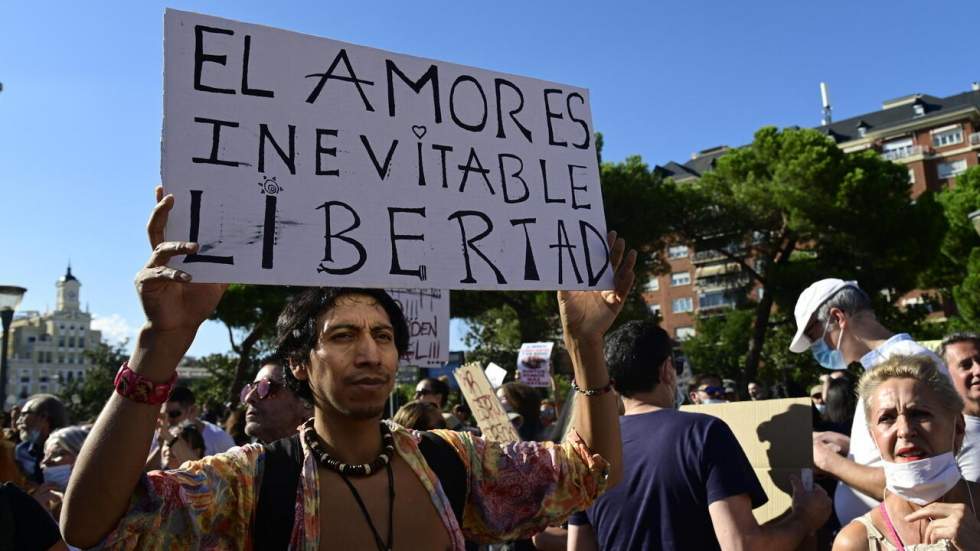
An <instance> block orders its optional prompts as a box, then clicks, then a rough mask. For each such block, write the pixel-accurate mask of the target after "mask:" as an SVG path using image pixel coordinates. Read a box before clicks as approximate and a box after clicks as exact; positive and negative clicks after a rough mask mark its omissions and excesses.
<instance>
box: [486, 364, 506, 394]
mask: <svg viewBox="0 0 980 551" xmlns="http://www.w3.org/2000/svg"><path fill="white" fill-rule="evenodd" d="M483 371H484V373H486V374H487V380H488V381H490V385H491V386H492V387H493V388H494V389H497V388H500V386H501V385H503V384H504V379H506V378H507V370H506V369H504V368H502V367H500V366H499V365H497V364H495V363H493V362H490V365H488V366H487V368H486V369H485V370H483Z"/></svg>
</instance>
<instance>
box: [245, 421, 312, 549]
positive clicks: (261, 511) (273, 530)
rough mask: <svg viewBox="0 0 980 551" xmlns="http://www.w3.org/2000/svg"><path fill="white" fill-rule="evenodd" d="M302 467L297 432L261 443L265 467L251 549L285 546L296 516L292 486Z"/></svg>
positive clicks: (294, 491) (294, 492) (300, 448)
mask: <svg viewBox="0 0 980 551" xmlns="http://www.w3.org/2000/svg"><path fill="white" fill-rule="evenodd" d="M302 468H303V447H302V446H301V445H300V443H299V433H296V434H294V435H293V436H291V437H289V438H283V439H282V440H278V441H276V442H273V443H272V444H269V445H267V446H265V468H264V470H263V472H262V482H261V486H260V487H259V498H258V503H257V504H256V506H255V518H254V519H253V521H252V548H253V549H261V550H262V551H265V550H266V549H272V550H275V549H287V548H288V547H289V538H290V537H291V536H292V533H293V522H294V520H295V515H296V489H297V486H298V485H299V475H300V471H301V470H302Z"/></svg>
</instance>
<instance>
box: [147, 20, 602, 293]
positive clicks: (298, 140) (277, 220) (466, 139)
mask: <svg viewBox="0 0 980 551" xmlns="http://www.w3.org/2000/svg"><path fill="white" fill-rule="evenodd" d="M164 32H165V42H164V62H165V63H164V64H165V71H164V122H163V150H162V153H163V160H162V177H163V185H164V187H165V189H166V191H167V192H168V193H172V194H174V196H175V198H176V204H175V207H174V209H173V211H171V213H170V217H169V221H168V224H167V229H166V238H167V239H168V240H180V241H196V242H198V243H200V250H199V251H198V253H197V254H194V255H190V256H188V257H186V258H182V259H178V260H176V261H174V263H175V266H179V268H180V269H182V270H186V271H187V272H189V273H191V275H193V277H194V279H195V281H199V282H240V283H266V284H297V285H336V286H355V287H399V288H439V289H533V290H546V289H609V288H612V273H611V269H610V268H609V263H608V257H609V253H608V248H607V245H606V240H605V235H606V224H605V218H604V215H603V206H602V195H601V190H600V188H599V173H598V166H597V159H596V152H595V143H594V140H593V126H592V116H591V112H590V107H589V93H588V91H587V90H585V89H582V88H576V87H573V86H568V85H563V84H555V83H550V82H544V81H541V80H536V79H532V78H526V77H519V76H514V75H509V74H504V73H496V72H491V71H486V70H482V69H475V68H472V67H465V66H461V65H456V64H452V63H444V62H441V61H434V60H430V59H422V58H418V57H412V56H407V55H401V54H395V53H391V52H386V51H383V50H377V49H374V48H367V47H363V46H357V45H354V44H348V43H344V42H338V41H335V40H329V39H325V38H317V37H313V36H309V35H304V34H299V33H293V32H288V31H283V30H278V29H273V28H270V27H263V26H259V25H251V24H246V23H240V22H237V21H230V20H227V19H219V18H215V17H209V16H205V15H199V14H194V13H188V12H181V11H176V10H167V12H166V17H165V31H164Z"/></svg>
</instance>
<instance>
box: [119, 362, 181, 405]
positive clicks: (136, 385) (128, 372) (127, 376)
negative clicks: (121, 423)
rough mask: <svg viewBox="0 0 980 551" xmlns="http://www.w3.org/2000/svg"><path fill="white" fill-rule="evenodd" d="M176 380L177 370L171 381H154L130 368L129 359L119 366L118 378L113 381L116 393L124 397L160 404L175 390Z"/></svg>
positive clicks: (150, 403)
mask: <svg viewBox="0 0 980 551" xmlns="http://www.w3.org/2000/svg"><path fill="white" fill-rule="evenodd" d="M176 382H177V372H176V371H175V372H174V375H173V377H171V378H170V380H169V381H167V382H165V383H154V382H153V381H151V380H149V379H147V378H146V377H144V376H142V375H140V374H139V373H137V372H135V371H133V370H132V369H130V368H129V362H128V361H127V362H123V364H122V367H120V368H119V373H116V379H115V381H113V385H114V386H115V387H116V393H118V394H119V395H120V396H122V397H123V398H127V399H129V400H132V401H134V402H137V403H140V404H149V405H151V406H158V405H160V404H162V403H164V402H166V401H167V399H168V398H170V391H171V390H173V388H174V383H176Z"/></svg>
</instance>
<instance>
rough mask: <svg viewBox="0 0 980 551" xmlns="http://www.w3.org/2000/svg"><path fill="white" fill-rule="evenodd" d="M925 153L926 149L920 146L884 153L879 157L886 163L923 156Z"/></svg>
mask: <svg viewBox="0 0 980 551" xmlns="http://www.w3.org/2000/svg"><path fill="white" fill-rule="evenodd" d="M927 151H928V149H927V148H925V147H923V146H921V145H913V146H909V147H903V148H901V149H895V150H892V151H886V152H884V153H882V154H881V156H882V158H883V159H885V160H886V161H899V160H901V159H905V158H908V157H914V156H916V155H925V154H926V152H927Z"/></svg>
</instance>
